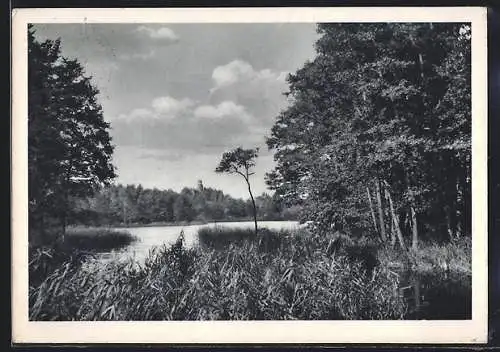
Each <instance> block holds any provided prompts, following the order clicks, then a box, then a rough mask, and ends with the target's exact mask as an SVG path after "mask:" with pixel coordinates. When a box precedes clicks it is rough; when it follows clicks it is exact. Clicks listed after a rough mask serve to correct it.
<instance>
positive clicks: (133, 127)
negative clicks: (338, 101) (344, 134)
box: [35, 23, 318, 199]
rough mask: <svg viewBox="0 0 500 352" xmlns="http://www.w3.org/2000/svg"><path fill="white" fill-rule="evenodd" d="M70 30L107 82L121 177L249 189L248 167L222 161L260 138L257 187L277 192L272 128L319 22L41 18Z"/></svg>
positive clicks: (235, 192)
mask: <svg viewBox="0 0 500 352" xmlns="http://www.w3.org/2000/svg"><path fill="white" fill-rule="evenodd" d="M35 29H36V36H37V38H38V39H39V40H45V39H56V38H61V49H62V54H63V56H65V57H68V58H76V59H78V61H79V62H80V63H81V64H82V65H83V66H84V68H85V72H86V74H87V75H89V76H92V81H93V83H94V84H95V85H96V86H97V88H98V89H99V91H100V94H99V103H100V104H101V105H102V107H103V113H104V118H105V120H106V121H108V122H109V123H110V124H111V129H110V134H111V137H112V142H113V144H114V145H115V151H114V155H113V161H112V162H113V164H114V165H115V166H116V168H117V174H118V177H117V179H116V182H117V183H122V184H142V185H143V187H147V188H154V187H156V188H159V189H173V190H175V191H180V190H181V189H182V188H183V187H195V186H196V185H197V182H198V180H202V181H203V184H204V185H205V186H206V187H213V188H217V189H221V190H223V191H224V192H225V193H228V194H230V195H232V196H234V197H238V198H245V199H246V198H248V190H247V188H246V185H245V184H244V181H243V179H240V177H238V175H221V174H216V173H215V168H216V167H217V165H218V162H219V161H220V158H221V155H222V153H223V152H224V151H228V150H230V149H233V148H235V147H238V146H242V147H244V148H252V147H259V148H260V152H259V157H258V159H257V165H256V167H255V175H253V176H252V178H251V184H252V188H253V190H254V193H255V194H261V193H262V192H268V193H269V192H270V191H269V190H268V189H267V188H266V185H265V181H264V175H265V173H266V172H269V171H271V170H272V168H273V166H274V160H273V155H272V151H269V150H268V148H267V146H266V144H265V137H266V136H267V135H269V133H270V129H271V127H272V125H273V123H274V121H275V119H276V117H277V116H278V114H279V112H280V111H281V110H282V109H284V108H286V106H287V99H286V96H285V95H284V94H283V93H285V92H286V91H287V90H288V85H287V83H286V76H287V74H288V73H293V72H295V71H296V70H297V69H299V68H301V67H302V66H303V65H304V63H305V62H306V61H307V60H311V59H313V58H314V55H315V52H314V42H315V41H316V40H317V38H318V35H317V33H316V26H315V25H314V24H312V23H293V24H292V23H283V24H278V23H277V24H267V23H266V24H223V23H221V24H178V23H176V24H84V23H81V24H37V25H35Z"/></svg>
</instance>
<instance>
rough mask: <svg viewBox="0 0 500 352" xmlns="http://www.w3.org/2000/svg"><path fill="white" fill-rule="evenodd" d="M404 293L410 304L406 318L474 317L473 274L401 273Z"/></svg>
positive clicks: (463, 318) (442, 318)
mask: <svg viewBox="0 0 500 352" xmlns="http://www.w3.org/2000/svg"><path fill="white" fill-rule="evenodd" d="M400 280H401V294H402V295H403V296H404V297H405V299H406V300H407V302H408V306H409V315H408V318H407V319H413V320H415V319H427V320H466V319H472V277H471V276H470V275H466V274H454V273H453V274H452V273H425V274H422V273H420V274H417V273H414V272H404V273H401V276H400Z"/></svg>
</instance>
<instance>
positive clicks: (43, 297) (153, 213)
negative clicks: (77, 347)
mask: <svg viewBox="0 0 500 352" xmlns="http://www.w3.org/2000/svg"><path fill="white" fill-rule="evenodd" d="M480 10H481V9H479V8H477V9H469V10H467V9H462V10H461V12H460V11H458V10H457V11H458V13H459V14H460V15H457V16H456V18H457V19H456V20H453V19H452V20H448V19H447V17H446V15H447V14H449V13H450V10H449V9H448V10H447V9H445V10H442V12H441V14H442V15H443V20H440V19H439V16H437V15H436V11H437V10H436V9H433V10H432V11H433V12H434V15H433V16H430V18H429V19H426V18H425V17H424V18H421V19H419V20H415V21H410V20H397V18H393V19H392V20H388V19H387V18H385V19H384V18H378V19H377V17H376V16H375V19H373V20H369V21H368V20H356V17H355V16H354V17H352V20H351V21H346V20H345V19H344V20H341V21H340V20H335V18H336V17H335V16H333V17H332V20H328V19H327V18H324V17H321V16H318V17H317V18H318V20H317V21H314V20H307V21H303V22H300V21H297V20H295V21H286V20H276V21H275V22H273V21H259V18H255V21H253V22H252V21H249V20H248V18H247V19H243V20H242V21H241V22H238V21H237V20H233V21H225V20H223V18H225V17H221V20H220V21H212V22H210V21H200V20H198V21H193V20H187V21H180V20H173V19H174V18H173V17H172V16H171V17H168V16H166V17H165V20H155V21H153V20H148V21H141V20H130V19H129V20H127V17H126V16H125V17H124V19H123V21H120V22H118V21H116V20H115V21H108V22H106V21H104V20H102V21H101V20H99V19H97V20H95V21H92V17H85V19H84V20H79V21H78V20H77V21H74V20H68V21H57V20H56V21H51V20H50V18H55V17H48V16H49V15H47V17H45V20H43V19H44V17H43V16H38V17H37V16H33V19H34V20H33V21H30V17H29V16H27V17H26V18H25V23H24V24H23V28H22V29H21V28H17V31H18V32H19V33H21V32H22V31H24V36H25V38H23V40H25V42H24V46H23V47H22V48H21V50H22V51H23V53H22V55H24V56H22V57H23V58H25V60H26V62H27V64H26V67H24V71H22V73H21V75H24V76H25V78H26V82H24V83H25V85H24V86H23V89H24V90H23V93H22V94H23V95H22V96H25V97H26V100H25V101H24V104H25V105H26V106H25V107H22V108H20V110H17V111H21V112H23V113H25V114H26V115H23V116H14V120H16V119H18V121H21V122H18V124H17V126H18V128H19V126H21V127H22V128H24V129H25V130H23V131H24V132H23V133H24V134H23V135H24V136H25V138H26V141H27V143H25V144H26V145H25V146H23V147H21V148H20V149H18V152H20V153H21V154H22V155H23V157H25V158H26V159H24V164H25V166H22V167H19V168H18V169H17V171H18V172H23V173H24V176H23V177H22V178H20V179H17V180H25V181H26V184H24V185H23V187H24V191H23V192H22V195H23V196H24V198H23V196H20V198H19V199H20V200H18V202H19V203H18V205H19V204H20V203H21V201H22V202H24V206H25V210H24V213H22V214H21V215H20V218H18V219H25V221H24V220H20V221H19V222H22V223H23V224H24V225H22V229H23V231H25V232H23V233H21V232H20V233H14V235H13V237H14V241H23V242H22V243H23V246H24V247H23V249H20V250H21V251H24V252H23V253H24V254H22V255H20V256H18V257H17V262H23V261H27V262H25V263H24V265H25V270H26V276H23V278H24V279H25V280H27V282H24V283H23V287H25V290H24V291H23V295H27V297H25V298H22V302H24V303H22V304H25V305H24V306H25V308H22V311H23V312H24V313H23V314H25V315H26V316H25V317H24V318H25V319H26V322H25V323H23V324H28V325H29V324H30V323H37V322H52V323H56V322H59V323H61V322H66V323H67V322H95V323H96V324H102V323H104V322H142V323H145V322H149V323H150V324H153V323H154V322H179V321H182V322H186V321H189V322H193V323H194V322H204V324H206V323H208V322H213V323H216V322H224V323H225V324H232V323H235V324H237V323H238V322H264V323H265V322H266V321H267V322H273V323H275V322H277V323H280V322H282V323H285V324H286V323H287V322H290V323H294V322H295V323H298V322H302V323H304V322H307V321H310V322H315V323H318V322H324V323H327V322H334V323H335V324H338V325H336V326H340V327H342V326H343V325H342V324H344V323H346V322H348V321H351V322H352V321H363V322H368V323H370V324H375V325H376V324H377V322H382V321H391V322H396V323H397V322H401V323H409V324H412V322H413V323H414V324H421V323H425V324H427V323H430V324H432V323H436V324H437V326H441V327H445V328H446V329H448V330H447V333H445V334H444V335H443V336H445V335H447V336H453V335H454V333H453V329H454V328H456V327H457V326H458V324H460V323H466V324H467V323H472V322H473V315H474V314H476V313H475V312H474V310H475V309H479V311H478V312H479V313H477V314H478V315H474V317H475V318H481V315H482V314H485V313H484V311H485V310H484V309H483V308H484V303H477V304H476V303H475V302H476V300H477V301H478V302H480V301H481V300H484V299H485V294H486V293H485V292H483V289H481V287H474V288H473V286H474V285H475V283H478V282H479V283H480V284H483V283H484V282H485V281H484V280H485V279H484V278H485V277H486V276H485V274H484V272H483V271H485V270H486V267H485V265H486V264H485V263H486V261H485V259H484V258H483V257H481V256H483V255H485V253H486V248H485V243H486V230H485V226H486V225H485V224H484V223H482V221H484V219H485V215H486V214H485V213H486V208H484V207H483V206H484V199H483V198H484V197H485V194H481V193H482V192H483V191H484V190H485V189H486V188H485V184H484V183H485V182H484V180H485V178H484V176H483V175H482V173H483V172H485V167H486V165H482V159H483V158H484V155H485V154H484V149H485V143H484V140H483V137H482V136H484V134H483V132H484V131H485V130H484V131H482V130H481V129H482V128H484V129H485V128H486V122H485V121H486V116H485V115H484V114H485V110H484V99H485V97H478V95H479V94H480V93H481V92H484V91H481V89H483V87H482V85H484V82H481V77H483V76H482V75H484V72H482V71H477V69H476V66H475V65H476V64H477V65H481V64H482V61H477V63H476V62H475V61H474V58H476V59H477V58H478V57H477V56H474V55H478V54H477V53H475V51H474V50H473V49H472V48H473V40H476V39H473V38H475V37H474V35H475V31H476V30H477V31H478V32H481V31H484V28H483V27H481V26H482V23H481V22H479V21H477V18H482V17H481V15H482V13H481V11H480ZM164 11H166V10H164ZM298 11H299V12H298V13H300V10H298ZM333 11H334V10H333ZM407 11H408V10H407ZM446 11H448V13H447V12H446ZM21 12H22V11H21ZM151 12H154V11H153V10H152V11H151ZM167 12H168V11H167ZM242 12H243V13H242V14H241V16H242V18H244V11H242ZM47 13H50V11H48V12H47ZM132 13H133V11H132ZM358 13H360V12H359V11H358V12H356V14H358ZM437 13H439V11H437ZM451 13H452V10H451ZM366 14H367V12H364V15H363V16H365V17H366ZM42 15H43V14H42ZM129 15H130V16H133V15H132V14H129ZM469 15H470V19H468V16H469ZM141 16H142V15H141V13H139V14H138V15H137V16H136V18H142V17H141ZM268 17H269V16H268ZM268 17H266V18H268ZM156 18H158V19H161V17H155V19H156ZM183 18H188V19H189V14H186V15H185V16H184V17H183ZM197 18H199V17H197ZM285 18H286V17H285ZM169 19H170V20H169ZM473 19H474V21H473ZM476 24H478V25H476ZM481 33H482V32H481ZM483 35H484V33H483ZM479 45H481V42H480V43H479ZM479 49H480V50H479V53H481V50H483V52H482V54H484V48H481V47H480V46H479ZM478 60H484V58H482V57H479V59H478ZM474 70H476V71H474ZM20 72H21V71H20ZM478 72H479V77H480V78H479V90H477V91H474V89H477V88H476V86H474V85H473V82H474V79H473V74H474V73H475V74H478ZM24 76H22V77H24ZM21 80H22V78H21ZM18 84H19V83H18ZM476 93H479V94H476ZM20 96H21V95H20ZM473 97H474V99H479V100H476V101H473V99H472V98H473ZM14 99H15V98H14ZM20 101H21V102H23V101H22V100H20ZM18 103H19V101H18ZM474 107H475V108H477V109H478V110H477V111H476V110H475V109H474ZM14 111H16V110H14ZM20 115H21V114H20ZM15 126H16V125H15ZM15 126H14V127H15ZM475 148H479V152H477V154H474V153H475V151H474V150H475ZM475 157H477V159H474V158H475ZM24 164H23V165H24ZM482 168H483V169H482ZM14 171H15V170H14ZM17 187H21V186H19V185H18V186H17ZM18 189H19V188H18ZM473 191H474V192H477V193H480V194H479V196H476V195H475V193H474V194H473ZM477 212H479V213H481V214H477ZM23 214H24V215H23ZM23 216H24V217H23ZM20 226H21V225H20ZM23 236H24V239H19V238H21V237H23ZM19 246H21V244H19V245H18V247H17V248H20V247H19ZM14 248H15V245H14ZM473 249H474V250H473ZM473 253H474V255H473ZM476 254H477V257H475V256H476ZM14 260H16V258H14ZM473 263H475V264H474V265H473ZM473 268H474V270H473ZM476 269H478V270H476ZM476 275H477V276H476ZM19 280H20V279H19ZM473 283H474V285H473ZM485 290H487V289H486V288H485ZM473 298H474V299H473ZM481 302H482V301H481ZM20 304H21V303H20ZM474 307H476V308H474ZM24 318H23V319H24ZM478 323H479V325H480V326H481V327H480V328H479V329H476V330H475V331H481V332H482V331H483V330H484V329H483V327H484V323H483V322H481V321H478ZM439 324H441V325H439ZM28 325H26V326H28ZM98 326H104V325H98ZM141 326H143V327H144V329H147V326H148V325H141ZM204 326H205V327H206V326H207V325H204ZM224 326H226V325H224ZM321 326H322V329H325V327H324V325H321ZM379 326H383V325H379ZM412 326H414V327H415V326H419V325H412ZM430 326H431V327H432V325H430ZM467 326H469V327H470V326H472V325H467ZM296 329H300V328H299V327H297V328H296ZM457 329H458V328H457ZM467 329H469V328H467ZM323 331H324V330H323ZM413 331H418V328H415V330H413ZM436 331H437V330H436ZM458 331H460V330H455V332H458ZM462 331H463V330H462ZM469 331H470V333H471V334H472V333H473V332H472V331H474V329H469ZM221 333H222V332H221V331H219V332H218V334H221ZM386 333H387V331H386ZM103 334H105V333H103ZM186 334H188V332H186ZM195 334H196V333H195ZM199 334H201V332H200V333H199ZM207 334H209V333H207ZM387 334H388V333H387ZM388 335H389V336H387V338H390V334H388ZM280 336H281V335H280ZM463 336H464V339H468V337H465V336H467V334H465V335H463ZM474 336H476V337H474V338H473V339H472V338H471V341H478V340H481V339H483V338H484V337H483V336H481V335H479V337H477V335H474ZM103 338H105V336H104V337H103ZM414 338H415V339H418V338H422V336H420V337H419V336H418V335H415V336H414ZM436 338H437V339H439V336H437V337H436ZM327 339H328V338H327ZM457 339H460V336H457ZM353 342H354V341H353ZM464 342H467V341H464Z"/></svg>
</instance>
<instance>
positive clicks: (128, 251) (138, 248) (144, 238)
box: [102, 221, 299, 262]
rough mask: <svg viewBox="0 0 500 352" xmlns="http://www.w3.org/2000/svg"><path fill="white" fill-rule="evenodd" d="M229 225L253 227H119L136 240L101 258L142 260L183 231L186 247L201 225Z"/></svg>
mask: <svg viewBox="0 0 500 352" xmlns="http://www.w3.org/2000/svg"><path fill="white" fill-rule="evenodd" d="M215 226H217V227H230V228H253V227H254V223H253V222H252V221H240V222H218V223H209V224H203V225H188V226H147V227H129V228H120V230H127V231H129V232H130V233H131V234H132V235H134V236H136V237H137V240H136V241H135V242H133V243H132V244H131V245H129V246H128V247H126V248H125V249H122V250H119V251H114V252H111V253H105V254H103V257H102V259H103V260H104V261H106V260H112V259H125V260H128V259H129V258H134V259H136V260H137V261H139V262H141V261H143V260H144V259H145V258H146V256H147V255H148V253H149V251H150V250H151V249H153V248H154V247H157V246H161V245H163V244H166V245H170V244H173V243H175V241H176V240H177V239H178V238H179V236H180V234H181V232H184V245H185V246H186V247H188V248H190V247H193V246H195V245H196V244H197V243H198V230H199V229H201V228H202V227H215ZM258 226H259V227H261V228H268V229H273V230H281V229H287V230H288V229H296V228H298V227H299V223H298V222H297V221H259V223H258Z"/></svg>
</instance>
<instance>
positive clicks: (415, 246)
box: [410, 206, 418, 251]
mask: <svg viewBox="0 0 500 352" xmlns="http://www.w3.org/2000/svg"><path fill="white" fill-rule="evenodd" d="M410 212H411V228H412V237H411V248H412V249H413V250H414V251H416V250H417V249H418V228H417V214H416V213H415V209H414V208H413V206H410Z"/></svg>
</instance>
